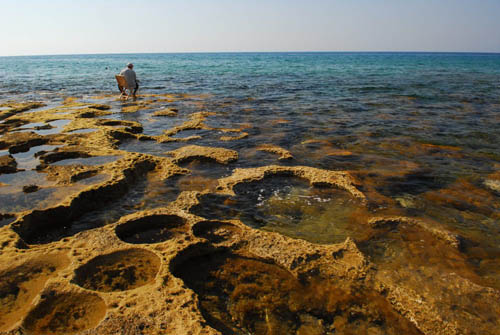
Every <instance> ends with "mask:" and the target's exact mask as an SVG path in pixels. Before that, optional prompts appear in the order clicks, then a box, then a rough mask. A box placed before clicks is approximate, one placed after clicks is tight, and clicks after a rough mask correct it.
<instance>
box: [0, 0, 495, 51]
mask: <svg viewBox="0 0 500 335" xmlns="http://www.w3.org/2000/svg"><path fill="white" fill-rule="evenodd" d="M0 4H1V6H2V7H1V12H0V13H1V19H0V31H1V36H2V37H1V43H0V55H3V56H7V55H33V54H80V53H125V52H216V51H484V52H500V0H476V1H473V0H385V1H383V0H371V1H369V0H329V1H328V0H309V1H298V0H252V1H247V0H183V1H180V0H179V1H177V0H175V1H174V0H163V1H161V0H136V1H130V0H129V1H126V0H125V1H123V0H120V1H118V0H99V1H98V0H85V1H82V0H0Z"/></svg>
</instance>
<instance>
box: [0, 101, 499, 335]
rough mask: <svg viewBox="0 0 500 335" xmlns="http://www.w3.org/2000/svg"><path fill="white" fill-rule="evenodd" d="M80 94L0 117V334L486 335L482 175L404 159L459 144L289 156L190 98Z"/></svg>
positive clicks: (280, 137) (311, 144) (321, 144)
mask: <svg viewBox="0 0 500 335" xmlns="http://www.w3.org/2000/svg"><path fill="white" fill-rule="evenodd" d="M97 99H99V100H104V101H106V102H107V103H106V104H101V103H96V102H95V100H92V99H87V101H78V100H77V99H66V100H65V101H63V102H62V104H61V105H60V106H56V107H51V108H43V110H39V111H37V109H36V108H40V107H42V106H43V104H40V103H14V102H12V103H10V102H9V103H8V104H7V105H5V108H4V109H2V111H1V114H0V119H2V120H4V122H3V123H2V124H1V127H0V135H1V137H0V150H5V151H7V152H5V154H4V155H1V156H0V198H1V199H2V200H4V199H7V200H8V201H4V202H3V203H4V204H3V205H2V206H3V207H0V260H1V262H0V263H1V264H0V301H1V304H0V333H2V334H9V335H13V334H20V333H24V334H256V335H257V334H297V335H304V334H311V335H315V334H430V335H434V334H496V333H497V330H498V329H499V327H500V317H499V315H500V303H499V301H500V295H499V291H498V290H499V289H500V275H499V272H500V271H498V269H499V267H500V262H499V261H498V257H499V255H500V251H499V249H498V245H497V244H498V243H496V242H497V241H496V240H495V238H494V234H490V235H491V237H489V238H479V236H480V234H481V231H485V230H488V231H492V229H493V230H494V229H496V228H495V227H496V226H495V223H496V222H498V219H499V218H500V207H499V205H498V204H499V202H498V186H497V181H498V180H500V176H499V174H498V167H495V169H496V171H495V169H491V171H489V173H488V175H486V176H485V177H484V178H482V179H473V178H467V177H456V178H452V177H451V176H450V175H448V174H446V175H445V177H442V178H437V177H436V174H435V171H432V170H431V169H429V168H426V167H425V166H423V164H418V163H415V162H412V161H411V160H410V158H411V157H419V156H422V155H427V156H430V157H433V158H436V159H441V158H442V157H455V158H457V159H465V158H464V157H465V156H464V155H463V153H462V150H461V149H460V148H457V147H454V146H445V145H434V144H422V143H420V144H415V145H410V144H408V143H407V142H406V141H402V140H397V139H395V140H394V141H387V142H381V143H373V142H370V141H371V140H366V141H367V143H368V144H367V145H368V147H369V148H370V150H372V151H370V152H369V154H367V155H363V153H362V152H361V151H360V149H359V146H360V145H361V144H360V143H359V142H357V143H355V144H352V145H349V144H348V143H346V142H340V141H339V142H336V143H335V144H332V141H329V140H325V139H299V140H297V141H296V142H292V143H289V142H286V136H285V134H284V133H280V132H279V129H282V128H286V127H291V122H290V121H288V120H284V119H276V120H274V122H272V123H270V124H267V125H262V126H260V127H258V126H252V124H251V122H252V120H251V119H247V116H245V113H241V114H238V115H237V116H235V121H234V122H231V121H230V120H228V118H227V117H226V115H225V114H224V113H226V112H227V108H228V107H227V106H229V105H231V103H232V102H231V103H230V102H227V103H221V104H215V105H210V103H208V102H206V101H205V99H207V97H206V96H190V95H185V94H164V95H161V94H160V95H153V94H151V95H147V94H146V95H143V96H141V97H140V98H139V99H138V100H137V101H135V102H120V101H118V100H117V101H115V100H114V98H113V97H98V98H97ZM2 106H4V105H2ZM219 108H220V109H222V114H221V115H222V116H223V117H222V118H218V116H219V114H220V113H218V112H216V111H215V110H217V109H219ZM257 128H258V129H257ZM268 128H269V132H268V133H266V129H268ZM86 129H88V130H92V131H83V130H86ZM42 131H44V132H43V133H42ZM37 132H40V133H37ZM45 132H47V133H45ZM253 140H255V141H256V142H255V143H254V142H252V141H253ZM294 141H295V140H294ZM130 143H134V144H133V145H130ZM123 148H127V150H122V149H123ZM134 148H149V149H148V150H142V149H141V150H139V149H137V150H134ZM285 148H287V149H285ZM386 148H391V150H396V151H398V150H399V151H401V153H403V152H404V154H405V155H406V156H408V157H409V158H408V159H409V160H408V161H401V160H397V161H395V160H393V159H390V158H387V157H385V158H380V157H378V156H375V155H374V154H373V152H375V151H376V150H385V149H386ZM256 152H260V154H256ZM332 162H334V164H333V163H332ZM316 163H317V164H316ZM325 164H333V165H334V166H335V167H336V168H334V169H327V168H322V166H323V165H325ZM312 165H313V166H312ZM20 166H22V167H23V169H24V170H25V171H18V170H21V169H20ZM422 208H425V213H426V215H422V213H424V211H422ZM450 217H451V218H453V219H456V220H457V221H458V222H459V223H460V224H457V225H451V224H450V223H449V222H450ZM470 222H474V223H475V224H476V226H474V229H462V227H463V226H465V225H468V224H470ZM499 232H500V231H499Z"/></svg>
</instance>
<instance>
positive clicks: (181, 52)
mask: <svg viewBox="0 0 500 335" xmlns="http://www.w3.org/2000/svg"><path fill="white" fill-rule="evenodd" d="M251 53H261V54H264V53H269V54H271V53H379V54H383V53H422V54H425V53H428V54H492V55H494V54H500V51H421V50H420V51H418V50H414V51H409V50H391V51H388V50H364V51H353V50H345V51H339V50H300V51H294V50H289V51H165V52H163V51H162V52H95V53H54V54H19V55H0V57H2V58H7V57H34V56H42V57H43V56H86V55H88V56H95V55H155V54H158V55H160V54H251Z"/></svg>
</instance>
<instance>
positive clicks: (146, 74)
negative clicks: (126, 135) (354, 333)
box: [0, 52, 500, 288]
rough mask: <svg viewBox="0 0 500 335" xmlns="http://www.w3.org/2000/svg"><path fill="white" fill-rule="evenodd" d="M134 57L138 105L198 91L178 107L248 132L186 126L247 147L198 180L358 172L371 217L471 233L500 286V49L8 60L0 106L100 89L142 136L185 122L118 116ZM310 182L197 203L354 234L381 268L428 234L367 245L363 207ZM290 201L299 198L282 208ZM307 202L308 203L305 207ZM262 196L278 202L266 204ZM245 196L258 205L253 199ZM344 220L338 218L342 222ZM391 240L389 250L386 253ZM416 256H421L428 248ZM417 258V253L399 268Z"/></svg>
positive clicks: (483, 270)
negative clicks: (285, 169)
mask: <svg viewBox="0 0 500 335" xmlns="http://www.w3.org/2000/svg"><path fill="white" fill-rule="evenodd" d="M129 62H132V63H133V64H134V70H135V71H136V73H137V77H138V78H139V79H140V91H139V101H140V95H141V94H167V93H168V94H185V95H186V96H191V97H197V98H196V99H194V98H190V99H187V100H186V101H185V102H184V103H183V102H182V101H180V102H177V103H176V105H175V107H176V108H177V109H179V113H180V114H182V113H186V115H187V114H189V113H192V112H197V111H201V110H202V111H207V112H214V113H215V116H213V117H211V118H210V119H209V121H208V122H209V124H210V125H211V126H213V127H226V128H239V127H244V128H245V131H246V132H247V133H248V136H247V137H246V138H242V139H240V140H235V141H225V142H221V141H219V140H218V137H217V136H212V135H210V134H208V133H207V132H206V131H203V130H192V131H187V132H186V134H185V135H199V136H200V138H198V139H194V140H193V141H191V142H190V144H197V145H208V146H220V147H225V148H229V149H234V150H237V151H238V152H239V153H240V159H239V160H238V161H237V162H236V163H233V164H232V165H230V166H228V167H224V168H221V167H217V166H214V165H217V164H212V165H207V166H201V165H200V166H198V167H196V166H191V168H192V169H193V171H195V170H196V171H198V172H197V173H198V174H199V175H200V176H204V177H207V178H209V177H220V176H225V175H227V174H230V173H231V171H232V169H234V168H246V167H257V166H263V165H271V164H282V165H283V164H284V165H297V166H311V167H315V168H321V169H327V170H340V171H349V172H350V173H352V174H353V176H355V178H357V182H358V188H359V189H360V190H361V191H362V192H364V193H365V194H367V195H368V198H370V202H369V204H368V208H369V211H370V214H371V215H378V214H380V215H382V214H387V213H393V212H394V213H398V215H404V216H407V217H413V218H419V219H422V220H426V221H427V222H434V223H435V224H436V225H437V226H439V227H440V229H445V230H447V231H449V232H451V233H453V234H457V235H458V236H460V238H461V239H462V241H465V242H464V243H463V245H462V247H463V250H462V252H463V253H464V254H465V255H467V262H468V264H469V265H468V266H470V267H472V268H473V269H474V270H473V271H474V272H475V273H476V274H478V276H479V278H481V279H480V281H481V284H482V285H485V286H491V287H495V288H500V261H499V259H500V246H499V245H500V243H499V242H500V237H499V236H500V54H493V53H425V52H418V53H417V52H405V53H395V52H310V53H308V52H304V53H302V52H301V53H296V52H280V53H178V54H176V53H169V54H99V55H63V56H61V55H58V56H20V57H0V103H5V102H7V101H42V102H45V103H46V104H47V105H48V106H53V105H57V104H58V103H60V102H62V101H63V100H64V99H66V98H67V97H76V98H77V99H80V100H82V101H89V102H90V101H93V100H92V97H95V96H106V95H109V94H114V97H113V98H101V100H99V102H102V103H108V104H110V105H112V110H113V111H115V112H116V113H115V114H113V116H112V117H114V118H120V119H124V120H131V121H138V122H141V124H143V127H144V133H145V134H149V135H158V134H161V133H162V131H163V130H165V129H168V128H169V127H172V126H175V125H178V124H180V123H181V122H182V121H183V120H181V119H179V120H177V121H176V120H175V118H174V119H172V118H164V119H162V120H158V119H154V120H153V119H152V118H151V117H150V113H151V111H150V110H148V111H138V112H136V113H126V114H125V113H119V109H120V106H121V104H123V102H120V101H117V96H118V88H117V85H116V81H115V78H114V75H115V74H117V73H118V72H119V71H120V70H121V69H123V68H124V67H125V65H126V64H127V63H129ZM176 122H177V123H176ZM264 144H272V145H276V146H280V147H282V148H284V149H286V150H288V151H290V153H291V154H292V155H293V159H291V160H283V161H281V160H280V161H278V160H277V159H276V156H275V155H273V154H270V153H262V152H261V153H258V154H257V153H255V151H254V150H253V149H255V148H256V147H257V146H259V145H264ZM180 145H181V144H179V143H170V144H169V143H165V144H159V143H156V142H144V141H132V140H131V141H124V142H123V143H122V145H121V147H120V149H123V150H128V151H134V152H144V153H151V154H161V153H164V152H166V151H168V150H173V149H175V148H177V147H179V146H180ZM182 145H184V144H182ZM169 187H171V189H172V192H173V193H171V194H178V192H179V190H178V188H179V187H178V186H176V185H170V186H169ZM304 188H307V185H306V186H304V185H299V184H297V185H296V184H295V181H294V182H287V181H286V180H285V181H283V180H276V181H270V182H269V183H268V184H263V185H260V186H259V185H253V186H252V187H250V188H249V189H247V190H244V189H242V190H241V192H240V194H241V197H242V199H244V201H242V204H240V205H241V206H239V207H238V208H232V209H230V210H229V209H228V208H227V207H225V205H224V204H225V203H227V202H224V201H222V200H221V201H219V200H217V199H215V200H214V199H212V198H207V199H206V201H205V202H203V201H202V206H201V207H199V208H197V209H195V210H196V211H197V214H199V215H203V216H206V217H207V218H212V219H216V218H225V219H228V218H229V219H231V218H242V220H243V221H244V222H245V223H247V224H249V225H251V226H253V227H257V228H262V229H266V230H271V231H278V232H280V233H283V234H285V235H288V236H291V237H294V238H302V239H305V240H308V241H311V242H313V243H322V244H328V243H338V242H341V241H343V240H345V238H346V237H352V238H354V240H356V239H358V240H359V241H361V242H360V243H359V245H360V248H361V249H363V251H364V252H366V253H367V254H369V255H370V256H371V257H372V258H373V259H374V262H375V263H377V262H379V263H386V262H387V259H389V258H390V257H393V259H395V258H397V257H399V256H398V253H399V252H400V250H401V248H403V246H401V245H399V244H400V243H401V241H402V240H410V241H414V242H415V243H419V241H421V240H425V237H422V236H421V235H419V233H418V232H411V233H410V232H407V233H406V235H405V236H403V235H401V234H402V233H398V232H396V231H393V232H391V233H390V234H389V235H385V237H384V238H383V239H381V240H379V241H377V242H376V243H375V242H374V243H372V242H366V241H365V240H364V239H363V238H362V235H363V230H364V228H363V225H362V224H361V223H360V221H362V220H359V219H358V220H356V219H353V217H356V206H357V205H356V204H353V203H350V201H349V200H346V199H343V198H342V196H341V195H338V197H339V199H340V200H338V201H337V200H335V199H333V200H332V197H335V195H322V194H320V193H321V192H320V193H319V195H318V194H316V193H315V194H313V195H311V194H309V193H307V192H308V191H307V190H306V191H304ZM176 192H177V193H176ZM139 193H140V192H139ZM143 193H144V190H143ZM142 196H144V194H142ZM293 197H295V198H294V199H295V200H293V201H295V205H296V206H295V207H294V206H292V205H290V204H287V205H286V206H281V207H279V206H280V205H279V204H277V203H276V201H277V200H283V199H284V200H290V199H291V198H293ZM308 197H309V198H308ZM303 198H308V199H309V200H310V201H309V203H307V202H306V203H300V204H297V201H298V200H297V199H303ZM4 199H7V198H4ZM168 199H169V201H172V199H175V196H174V197H173V198H172V197H170V198H168ZM265 199H271V200H272V201H271V200H270V201H268V202H267V203H265V202H263V201H264V200H265ZM315 199H316V200H315ZM318 199H319V200H318ZM202 200H203V199H202ZM290 201H292V200H290ZM293 201H292V202H293ZM314 201H316V202H314ZM278 202H279V201H278ZM311 202H312V205H311ZM204 203H205V204H206V205H205V206H203V204H204ZM246 203H248V204H249V206H248V208H244V207H245V205H244V204H246ZM315 204H316V205H315ZM309 205H310V206H313V207H314V206H316V207H315V208H316V209H315V211H313V212H309V211H308V209H307V208H308V206H309ZM266 206H267V207H266ZM273 206H274V207H273ZM276 206H278V207H276ZM329 206H330V207H329ZM333 207H335V208H336V209H335V210H332V209H331V208H333ZM242 208H243V209H242ZM263 208H267V210H264V209H263ZM297 208H299V209H300V210H297ZM23 209H27V208H23ZM9 211H11V209H10V208H8V205H7V202H4V203H3V204H1V205H0V212H9ZM243 212H244V213H243ZM325 213H327V214H325ZM122 214H123V213H122ZM336 217H338V218H340V219H339V220H340V221H342V223H341V224H334V223H332V222H335V218H336ZM391 234H392V235H391ZM398 243H399V244H398ZM390 246H392V247H393V251H392V253H391V254H388V252H387V250H389V249H390ZM420 247H421V248H425V244H424V245H419V248H420ZM391 255H392V256H391ZM422 255H423V256H422ZM420 256H421V257H423V258H422V262H425V261H426V258H427V257H429V255H428V254H426V253H424V254H420ZM413 257H416V256H415V254H412V253H411V252H409V253H407V254H406V256H404V258H400V259H399V260H398V261H397V262H396V263H397V264H398V265H397V266H400V265H401V264H405V263H406V262H408V261H409V260H410V259H412V258H413ZM394 266H396V265H394Z"/></svg>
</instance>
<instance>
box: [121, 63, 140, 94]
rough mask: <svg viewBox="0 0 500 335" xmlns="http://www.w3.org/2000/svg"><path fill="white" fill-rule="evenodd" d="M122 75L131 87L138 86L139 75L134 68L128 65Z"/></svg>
mask: <svg viewBox="0 0 500 335" xmlns="http://www.w3.org/2000/svg"><path fill="white" fill-rule="evenodd" d="M120 75H121V76H124V77H125V81H126V82H127V87H128V88H129V89H134V88H135V87H136V86H137V77H136V76H135V71H134V70H132V69H129V68H128V67H126V68H124V69H123V70H122V71H121V72H120Z"/></svg>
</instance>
